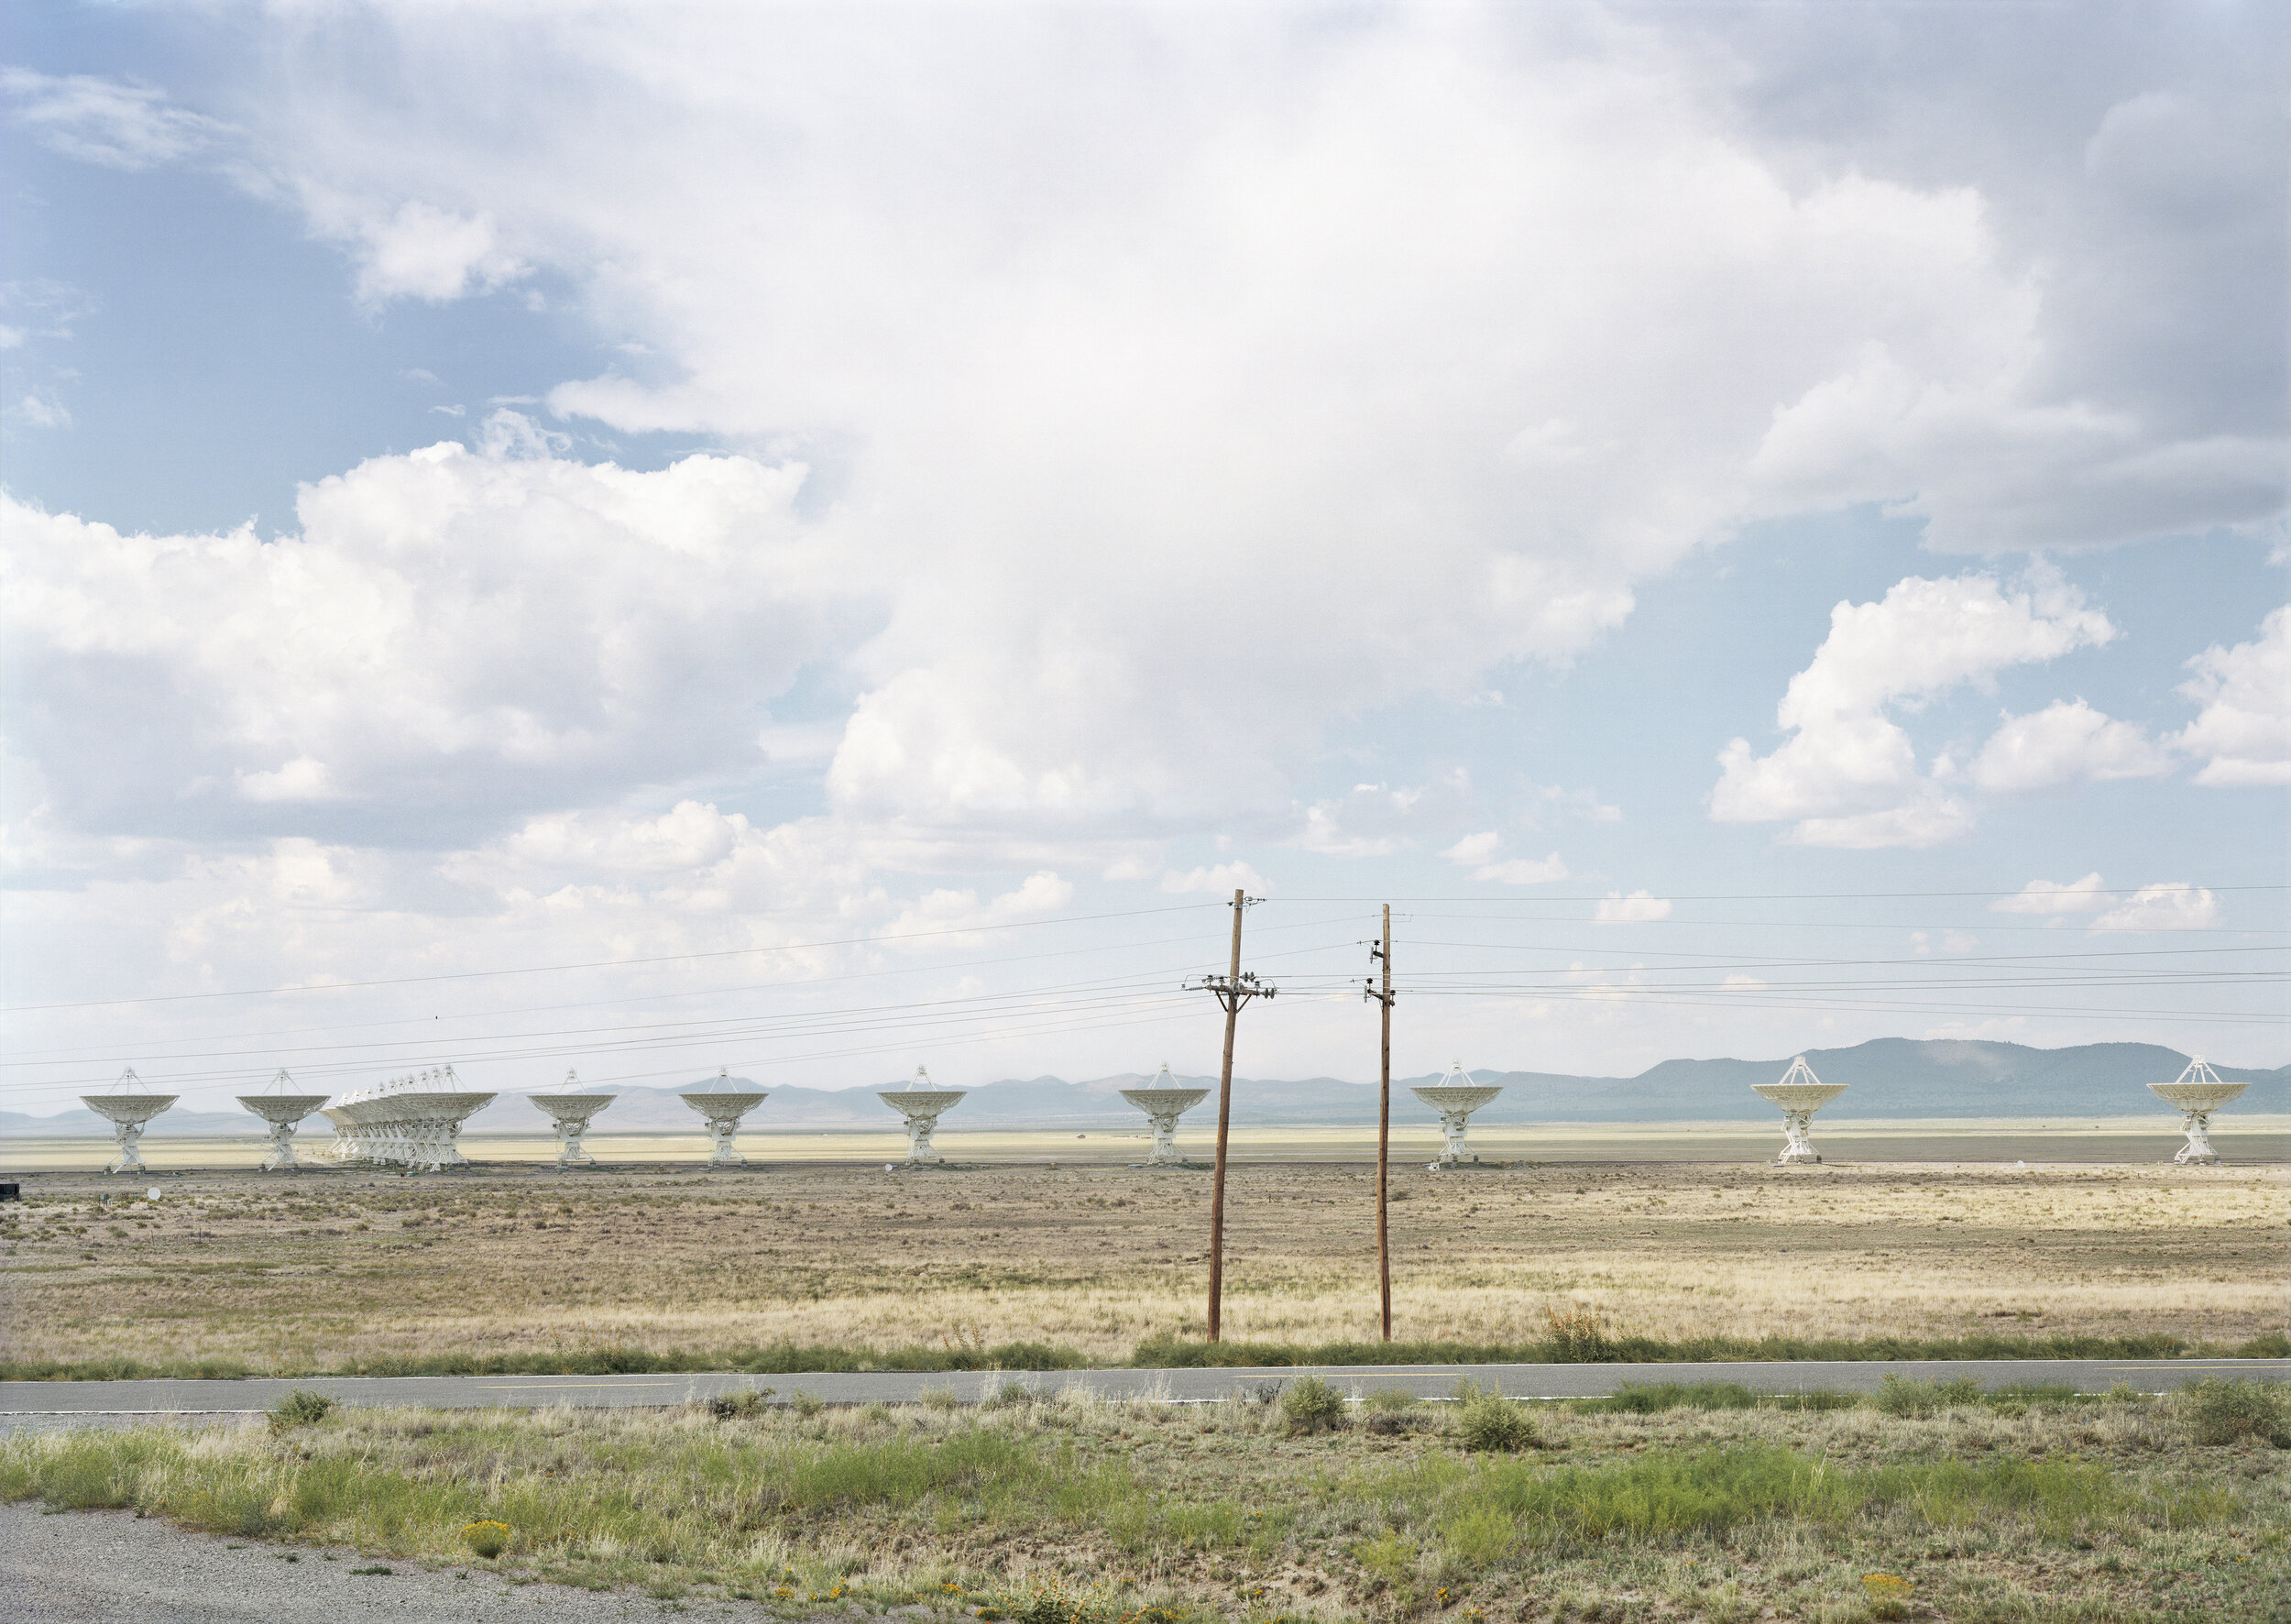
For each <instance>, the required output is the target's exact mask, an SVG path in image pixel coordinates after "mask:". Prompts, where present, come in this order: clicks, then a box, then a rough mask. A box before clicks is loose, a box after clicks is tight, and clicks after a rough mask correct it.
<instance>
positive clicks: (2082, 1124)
mask: <svg viewBox="0 0 2291 1624" xmlns="http://www.w3.org/2000/svg"><path fill="white" fill-rule="evenodd" d="M769 1110H770V1107H769V1105H766V1106H765V1107H764V1108H763V1110H762V1111H760V1112H759V1113H757V1115H758V1116H759V1117H762V1116H764V1115H766V1114H768V1112H769ZM160 1120H161V1123H162V1125H163V1124H164V1120H165V1119H164V1118H162V1119H160ZM609 1121H610V1116H609V1114H608V1115H607V1116H605V1117H603V1118H600V1119H599V1122H600V1127H599V1130H598V1131H597V1132H595V1133H592V1134H590V1135H589V1136H588V1138H587V1141H586V1143H587V1148H588V1151H589V1154H590V1155H591V1156H593V1157H594V1158H596V1159H597V1161H598V1162H599V1163H601V1164H605V1165H608V1166H610V1165H626V1164H637V1165H644V1166H654V1167H657V1166H667V1165H693V1166H697V1165H698V1164H700V1163H701V1162H703V1161H704V1160H705V1159H706V1158H707V1153H708V1144H709V1142H708V1139H707V1136H706V1135H704V1134H702V1133H700V1132H698V1131H696V1130H695V1131H693V1132H689V1133H627V1134H616V1133H613V1132H611V1131H610V1130H609V1128H608V1127H604V1126H601V1124H605V1123H609ZM2170 1121H2171V1119H2170V1116H2169V1114H2161V1113H2159V1114H2154V1115H2148V1116H2127V1117H2091V1118H2086V1117H2077V1118H2073V1119H2070V1118H2050V1119H2039V1118H2020V1117H1996V1118H1987V1117H1971V1118H1968V1117H1951V1118H1934V1119H1913V1118H1904V1119H1887V1120H1883V1121H1875V1122H1852V1121H1847V1122H1843V1123H1836V1124H1830V1123H1824V1122H1821V1121H1820V1120H1819V1119H1816V1122H1815V1136H1816V1141H1817V1143H1818V1144H1819V1145H1820V1147H1821V1148H1822V1149H1823V1151H1824V1152H1825V1155H1826V1156H1827V1157H1828V1158H1829V1160H1831V1161H1833V1162H1841V1163H1848V1164H1851V1163H1858V1162H1912V1163H1915V1162H1940V1163H1948V1164H1958V1163H1992V1164H1993V1163H1999V1162H2015V1161H2026V1162H2030V1163H2033V1164H2037V1165H2043V1166H2084V1165H2088V1164H2096V1163H2097V1164H2110V1165H2114V1164H2140V1165H2144V1164H2157V1163H2164V1162H2168V1161H2170V1160H2171V1158H2172V1155H2173V1153H2174V1152H2175V1151H2176V1150H2177V1149H2178V1148H2179V1146H2180V1144H2181V1139H2180V1136H2179V1135H2178V1134H2177V1133H2176V1132H2174V1131H2172V1129H2171V1126H2170ZM1213 1126H1214V1124H1213V1121H1202V1122H1196V1121H1193V1120H1191V1119H1189V1120H1188V1123H1187V1125H1186V1129H1185V1131H1184V1132H1183V1133H1181V1134H1180V1135H1179V1136H1178V1146H1179V1148H1180V1149H1181V1150H1183V1151H1184V1152H1185V1153H1186V1154H1187V1155H1189V1156H1191V1157H1194V1158H1197V1159H1203V1160H1206V1159H1207V1158H1208V1157H1209V1156H1210V1153H1211V1140H1212V1133H1213ZM330 1137H331V1135H330V1130H329V1129H328V1128H327V1127H326V1125H325V1124H324V1123H323V1122H320V1121H317V1120H316V1119H312V1122H311V1123H310V1124H308V1125H306V1126H305V1129H304V1132H303V1134H302V1136H301V1140H300V1144H301V1155H302V1156H303V1157H304V1158H305V1159H307V1160H309V1161H311V1162H312V1163H313V1165H319V1166H323V1165H326V1164H325V1163H324V1158H323V1153H324V1150H325V1147H326V1146H327V1144H328V1143H329V1141H330ZM2212 1139H2213V1142H2214V1143H2215V1144H2216V1145H2217V1146H2218V1147H2219V1148H2220V1154H2221V1156H2223V1157H2224V1158H2226V1159H2227V1160H2228V1161H2230V1162H2231V1163H2236V1164H2249V1163H2272V1162H2281V1161H2284V1160H2285V1159H2286V1158H2287V1157H2291V1116H2285V1115H2270V1114H2259V1113H2253V1112H2245V1113H2241V1114H2233V1115H2228V1116H2221V1117H2220V1118H2218V1119H2217V1120H2216V1121H2215V1122H2214V1124H2213V1127H2212ZM1149 1142H1150V1136H1147V1135H1146V1134H1144V1133H1134V1132H1129V1131H1126V1130H1123V1131H1113V1132H1109V1131H1107V1130H1104V1129H1091V1130H1087V1131H1084V1130H1072V1131H1061V1132H1056V1133H1052V1132H1021V1131H1017V1130H1012V1129H989V1130H976V1131H966V1130H963V1129H960V1128H958V1127H946V1128H942V1129H941V1130H940V1131H939V1133H938V1135H937V1147H938V1149H939V1150H940V1151H941V1152H942V1153H943V1154H944V1155H945V1156H946V1157H947V1158H948V1159H949V1160H951V1161H955V1162H961V1163H969V1162H985V1163H998V1162H1034V1163H1041V1162H1049V1161H1055V1162H1057V1163H1058V1165H1059V1166H1061V1167H1063V1166H1068V1165H1076V1166H1084V1167H1123V1166H1127V1165H1128V1164H1130V1163H1133V1162H1135V1161H1137V1160H1139V1159H1140V1158H1142V1157H1143V1156H1144V1155H1145V1154H1146V1149H1147V1147H1148V1145H1149ZM462 1145H463V1148H464V1149H465V1150H466V1153H467V1154H468V1156H469V1157H470V1158H471V1159H472V1160H473V1161H476V1162H478V1163H481V1164H486V1165H491V1164H494V1163H499V1162H509V1163H517V1164H528V1165H531V1164H546V1163H552V1162H554V1161H555V1159H556V1156H557V1145H556V1141H555V1139H554V1137H551V1136H549V1135H547V1134H545V1133H534V1134H532V1135H514V1134H500V1135H497V1134H482V1135H469V1136H465V1137H464V1139H463V1141H462ZM1231 1145H1232V1155H1233V1157H1234V1158H1237V1159H1240V1160H1244V1161H1252V1162H1278V1161H1334V1162H1366V1161H1373V1160H1374V1159H1375V1158H1376V1129H1375V1128H1374V1127H1363V1126H1349V1127H1279V1128H1268V1127H1244V1128H1235V1129H1234V1130H1233V1134H1232V1141H1231ZM1472 1145H1473V1147H1474V1150H1475V1151H1477V1152H1478V1153H1479V1155H1480V1156H1481V1157H1483V1158H1485V1159H1486V1160H1489V1161H1504V1162H1509V1161H1521V1160H1526V1161H1629V1162H1640V1161H1687V1162H1744V1163H1759V1162H1763V1161H1766V1160H1768V1159H1770V1158H1771V1157H1772V1156H1773V1155H1774V1153H1775V1152H1776V1151H1778V1150H1779V1149H1780V1148H1781V1130H1780V1128H1779V1127H1778V1126H1777V1125H1774V1124H1770V1123H1763V1122H1747V1123H1746V1122H1722V1123H1513V1124H1491V1125H1485V1126H1479V1127H1474V1129H1473V1130H1472ZM268 1149H269V1144H268V1141H266V1140H264V1139H263V1138H261V1137H260V1136H257V1135H254V1134H247V1135H242V1136H231V1137H197V1136H183V1137H180V1138H178V1137H175V1136H170V1135H168V1134H166V1133H164V1132H159V1133H155V1134H153V1135H151V1136H147V1137H146V1138H145V1139H144V1141H143V1157H144V1159H145V1160H146V1161H147V1162H148V1163H149V1164H150V1166H151V1167H152V1168H153V1169H155V1170H157V1171H160V1172H175V1171H193V1170H211V1169H253V1168H255V1167H256V1166H257V1165H258V1163H259V1162H260V1161H261V1160H262V1158H263V1157H264V1156H265V1154H266V1153H267V1152H268ZM740 1149H741V1150H742V1151H743V1153H745V1154H746V1155H747V1156H748V1157H749V1158H750V1159H751V1160H752V1161H756V1162H761V1163H765V1164H770V1165H782V1164H787V1163H826V1164H839V1165H841V1164H860V1165H864V1164H869V1163H872V1164H873V1165H875V1166H878V1167H880V1166H881V1165H882V1163H883V1162H885V1161H901V1160H904V1158H905V1157H906V1140H905V1137H904V1134H903V1133H902V1132H901V1131H900V1130H899V1128H898V1126H897V1125H896V1124H892V1125H889V1126H886V1127H885V1128H883V1129H882V1131H880V1132H874V1133H825V1132H797V1131H793V1130H781V1129H773V1128H772V1127H770V1126H769V1125H761V1126H751V1129H750V1131H748V1132H745V1133H743V1134H741V1135H740ZM1439 1152H1440V1134H1439V1132H1438V1130H1437V1129H1435V1128H1431V1127H1428V1126H1425V1125H1421V1124H1403V1125H1397V1126H1395V1128H1394V1129H1393V1134H1392V1155H1393V1158H1394V1160H1395V1161H1396V1162H1414V1163H1418V1164H1422V1163H1424V1162H1426V1161H1429V1160H1430V1159H1431V1158H1433V1157H1435V1156H1437V1155H1438V1154H1439ZM115 1154H116V1150H115V1146H114V1145H113V1143H112V1141H111V1140H110V1139H108V1138H103V1137H96V1136H85V1137H72V1136H43V1137H28V1136H10V1137H0V1172H7V1173H14V1172H87V1173H93V1172H96V1171H98V1170H100V1169H103V1168H104V1166H105V1165H106V1164H107V1163H109V1162H110V1160H111V1159H112V1158H113V1156H114V1155H115Z"/></svg>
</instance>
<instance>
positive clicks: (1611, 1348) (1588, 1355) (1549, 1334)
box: [1543, 1302, 1615, 1365]
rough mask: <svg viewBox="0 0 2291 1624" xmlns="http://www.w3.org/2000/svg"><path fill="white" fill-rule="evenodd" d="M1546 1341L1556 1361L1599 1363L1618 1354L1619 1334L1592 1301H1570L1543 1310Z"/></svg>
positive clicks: (1560, 1362)
mask: <svg viewBox="0 0 2291 1624" xmlns="http://www.w3.org/2000/svg"><path fill="white" fill-rule="evenodd" d="M1543 1323H1544V1327H1545V1331H1544V1337H1543V1340H1544V1343H1545V1344H1546V1345H1548V1346H1549V1347H1550V1348H1551V1358H1552V1360H1553V1362H1555V1363H1558V1364H1563V1365H1597V1364H1603V1363H1605V1362H1606V1361H1607V1360H1610V1359H1612V1358H1614V1357H1615V1337H1614V1334H1613V1332H1612V1329H1611V1328H1610V1327H1609V1325H1608V1324H1607V1318H1606V1315H1605V1314H1604V1313H1601V1312H1600V1311H1598V1310H1597V1309H1595V1308H1593V1307H1592V1306H1591V1305H1590V1304H1589V1303H1584V1302H1569V1303H1562V1304H1560V1305H1559V1306H1558V1307H1555V1308H1547V1309H1545V1310H1544V1311H1543Z"/></svg>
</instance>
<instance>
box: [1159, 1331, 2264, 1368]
mask: <svg viewBox="0 0 2291 1624" xmlns="http://www.w3.org/2000/svg"><path fill="white" fill-rule="evenodd" d="M2261 1340H2262V1341H2264V1340H2265V1339H2264V1338H2262V1339H2261ZM1584 1345H1585V1344H1584V1339H1582V1338H1580V1337H1552V1338H1542V1339H1539V1340H1537V1341H1534V1342H1324V1343H1313V1344H1303V1343H1286V1342H1215V1343H1211V1342H1195V1341H1192V1340H1190V1339H1189V1338H1183V1337H1178V1336H1172V1335H1168V1334H1163V1335H1158V1336H1153V1337H1149V1338H1147V1339H1146V1341H1144V1342H1141V1343H1139V1344H1137V1347H1136V1349H1135V1351H1134V1352H1133V1353H1132V1355H1130V1363H1131V1364H1132V1365H1133V1366H1136V1367H1138V1368H1140V1369H1153V1370H1196V1369H1212V1368H1213V1369H1225V1368H1234V1367H1245V1366H1269V1367H1279V1366H1314V1365H1319V1366H1358V1365H1564V1364H1578V1363H1591V1364H1612V1365H1693V1364H1705V1363H1721V1362H1730V1361H1741V1360H1758V1361H1769V1362H1777V1363H1793V1364H1794V1363H1797V1362H1800V1361H1803V1360H1815V1359H1836V1360H1875V1359H2174V1358H2181V1357H2187V1356H2198V1355H2199V1356H2202V1357H2206V1358H2217V1357H2236V1358H2256V1357H2268V1356H2275V1355H2264V1354H2253V1353H2250V1352H2247V1351H2246V1350H2247V1349H2248V1348H2250V1347H2251V1346H2253V1345H2255V1344H2243V1345H2242V1346H2238V1347H2233V1348H2226V1347H2218V1346H2213V1345H2211V1344H2193V1343H2189V1342H2187V1341H2185V1340H2183V1339H2182V1338H2180V1337H2177V1336H2167V1335H2140V1336H1988V1335H1983V1336H1957V1337H1940V1338H1924V1337H1909V1336H1871V1337H1863V1338H1858V1339H1843V1338H1839V1339H1818V1340H1817V1339H1812V1338H1805V1337H1795V1336H1768V1337H1760V1338H1756V1339H1752V1338H1748V1337H1726V1336H1697V1337H1685V1338H1682V1339H1679V1340H1677V1341H1662V1340H1658V1339H1656V1338H1653V1337H1646V1336H1611V1337H1607V1338H1606V1339H1605V1343H1604V1347H1605V1350H1606V1351H1605V1352H1604V1353H1603V1354H1602V1355H1600V1356H1598V1357H1595V1358H1592V1359H1588V1360H1586V1359H1584V1357H1583V1356H1582V1351H1583V1348H1584Z"/></svg>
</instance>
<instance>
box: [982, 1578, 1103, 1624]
mask: <svg viewBox="0 0 2291 1624" xmlns="http://www.w3.org/2000/svg"><path fill="white" fill-rule="evenodd" d="M993 1610H994V1611H996V1612H999V1613H1000V1614H1002V1616H1003V1618H1005V1619H1009V1620H1010V1624H1087V1620H1089V1619H1091V1615H1092V1614H1093V1613H1094V1612H1095V1611H1096V1610H1097V1609H1095V1608H1092V1607H1091V1605H1090V1600H1089V1598H1088V1597H1079V1596H1076V1595H1075V1594H1074V1593H1073V1592H1072V1591H1070V1590H1069V1589H1068V1588H1067V1586H1066V1582H1065V1581H1064V1580H1063V1579H1059V1578H1056V1577H1052V1578H1044V1579H1036V1580H1035V1581H1034V1582H1033V1583H1032V1584H1030V1585H1028V1586H1026V1588H1025V1589H1024V1590H1018V1591H1011V1592H1007V1593H1005V1594H1003V1595H1002V1596H1000V1597H997V1598H996V1600H995V1604H994V1609H993Z"/></svg>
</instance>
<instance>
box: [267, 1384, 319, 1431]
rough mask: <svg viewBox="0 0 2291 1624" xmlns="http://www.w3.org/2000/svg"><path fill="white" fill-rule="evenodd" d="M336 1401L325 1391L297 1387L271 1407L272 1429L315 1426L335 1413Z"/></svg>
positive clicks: (285, 1429)
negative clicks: (317, 1391)
mask: <svg viewBox="0 0 2291 1624" xmlns="http://www.w3.org/2000/svg"><path fill="white" fill-rule="evenodd" d="M269 1413H270V1430H271V1431H272V1432H287V1431H289V1430H290V1429H291V1428H294V1427H308V1426H314V1425H316V1424H317V1423H318V1422H320V1421H324V1420H325V1419H326V1418H327V1417H328V1416H329V1415H331V1414H333V1413H334V1400H333V1399H329V1398H328V1397H326V1395H325V1394H323V1393H313V1392H311V1391H309V1390H308V1389H307V1388H295V1389H294V1390H293V1391H292V1392H290V1393H289V1394H288V1395H287V1396H286V1397H285V1398H283V1399H280V1400H279V1401H278V1402H277V1403H276V1404H273V1405H272V1406H271V1407H270V1411H269Z"/></svg>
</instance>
